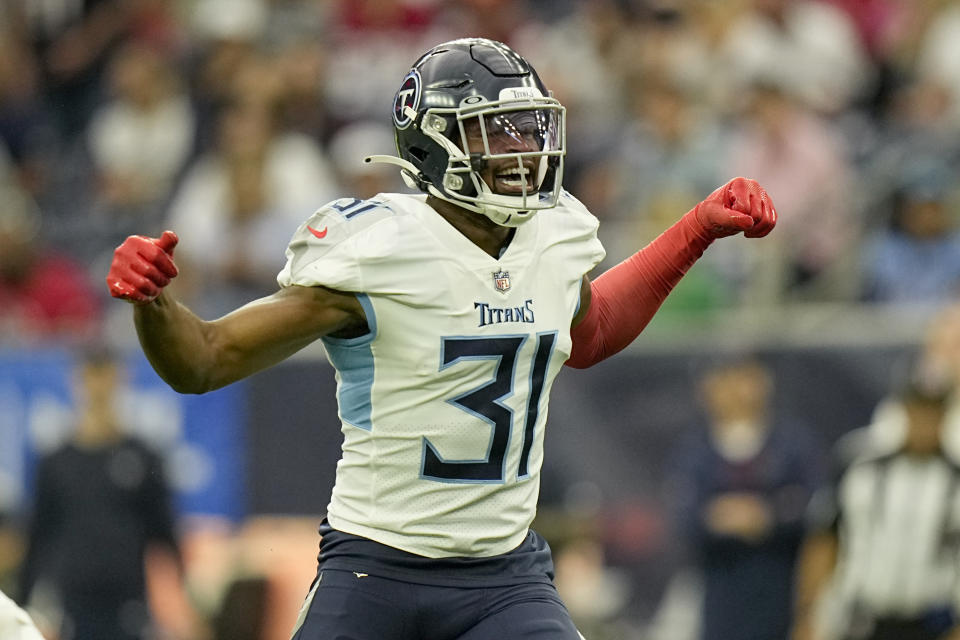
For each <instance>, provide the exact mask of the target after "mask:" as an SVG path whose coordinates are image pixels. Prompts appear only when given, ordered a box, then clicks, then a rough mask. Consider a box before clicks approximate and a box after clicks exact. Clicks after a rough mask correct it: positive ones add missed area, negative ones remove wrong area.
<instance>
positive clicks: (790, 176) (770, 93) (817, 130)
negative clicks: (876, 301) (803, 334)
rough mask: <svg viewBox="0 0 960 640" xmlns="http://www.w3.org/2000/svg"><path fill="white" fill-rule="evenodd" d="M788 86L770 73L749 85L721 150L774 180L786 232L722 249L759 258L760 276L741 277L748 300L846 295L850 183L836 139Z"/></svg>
mask: <svg viewBox="0 0 960 640" xmlns="http://www.w3.org/2000/svg"><path fill="white" fill-rule="evenodd" d="M791 91H792V89H791V87H789V85H788V84H784V81H783V79H782V78H780V77H778V76H776V75H771V76H769V77H768V78H766V79H764V80H763V81H758V82H756V83H755V84H754V85H753V86H752V88H751V89H750V91H749V92H747V93H746V94H745V95H746V96H747V101H746V102H747V104H746V107H747V108H746V109H745V111H744V113H743V115H742V117H741V119H740V123H739V124H740V126H739V127H738V128H737V130H735V131H734V133H733V139H732V140H731V142H730V147H731V149H730V151H729V156H728V157H727V161H728V162H729V165H728V166H732V167H733V171H734V173H737V174H738V175H758V176H762V178H761V179H762V180H763V182H764V183H765V184H767V183H768V184H771V185H775V186H773V187H771V189H776V193H777V207H778V212H779V214H780V224H781V225H783V227H784V228H785V229H787V232H786V233H784V234H782V235H781V236H779V241H778V242H775V243H772V244H771V245H770V246H769V247H766V248H765V249H764V251H765V253H763V254H758V253H746V252H747V250H748V249H749V250H751V251H755V250H756V248H755V247H749V248H748V247H747V246H746V245H744V244H743V243H740V246H736V247H734V245H733V244H731V247H730V248H728V251H730V250H731V249H734V248H735V249H736V250H738V251H739V254H740V258H741V259H744V260H757V261H760V262H762V263H763V264H764V268H763V269H754V270H753V271H754V272H756V273H758V274H760V275H759V277H758V279H756V280H755V281H751V282H747V283H745V288H744V290H743V291H742V297H743V298H744V300H746V301H749V302H761V303H767V304H769V303H782V302H785V301H789V300H796V299H819V300H823V299H827V300H846V299H851V298H853V297H854V296H855V287H856V280H855V277H854V276H855V271H854V270H853V268H854V267H855V266H856V262H855V260H853V259H852V257H853V256H854V255H855V254H854V253H853V250H854V249H855V247H856V244H855V243H856V241H857V239H858V234H859V231H858V230H859V224H860V222H859V215H858V212H857V209H856V205H857V204H858V203H857V202H856V201H854V200H853V198H852V197H851V196H852V194H853V193H855V191H854V187H855V186H856V182H855V180H854V176H853V174H852V172H851V168H850V166H849V165H848V162H847V155H846V149H845V148H844V146H843V143H842V141H841V140H839V139H838V137H837V136H836V135H834V133H833V132H832V131H831V129H830V128H829V127H828V126H827V124H826V122H825V121H824V120H823V119H822V118H820V117H819V116H818V115H817V114H816V113H814V112H813V111H811V110H810V109H809V108H808V107H807V106H806V105H805V104H804V103H803V102H802V101H801V100H800V99H799V98H798V97H797V96H796V95H794V94H793V93H791Z"/></svg>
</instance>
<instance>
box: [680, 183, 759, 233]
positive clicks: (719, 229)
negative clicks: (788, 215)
mask: <svg viewBox="0 0 960 640" xmlns="http://www.w3.org/2000/svg"><path fill="white" fill-rule="evenodd" d="M694 214H695V216H696V219H697V222H699V223H700V224H701V225H702V226H703V228H704V230H706V232H707V233H709V234H710V235H711V236H713V237H714V238H723V237H725V236H732V235H734V234H736V233H740V232H741V231H742V232H743V235H745V236H746V237H748V238H761V237H763V236H765V235H767V234H768V233H770V232H771V231H772V230H773V227H774V225H776V224H777V210H776V209H775V208H774V207H773V201H772V200H771V199H770V196H769V195H767V192H766V190H765V189H764V188H763V187H761V186H760V185H759V184H758V183H757V181H756V180H750V179H749V178H734V179H733V180H731V181H730V182H728V183H727V184H725V185H723V186H722V187H720V188H719V189H717V190H716V191H714V192H713V193H711V194H710V195H709V196H708V197H707V199H706V200H704V201H703V202H701V203H700V204H698V205H697V206H696V208H695V209H694Z"/></svg>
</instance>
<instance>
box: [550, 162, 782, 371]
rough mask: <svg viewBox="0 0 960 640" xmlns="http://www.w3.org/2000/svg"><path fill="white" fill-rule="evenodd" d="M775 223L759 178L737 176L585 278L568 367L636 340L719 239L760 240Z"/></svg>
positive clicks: (581, 364)
mask: <svg viewBox="0 0 960 640" xmlns="http://www.w3.org/2000/svg"><path fill="white" fill-rule="evenodd" d="M776 223H777V212H776V210H775V209H774V207H773V202H772V201H771V200H770V196H769V195H767V192H766V191H765V190H764V189H763V187H761V186H760V185H759V184H758V183H757V182H756V180H749V179H747V178H734V179H733V180H731V181H730V182H728V183H727V184H725V185H723V186H722V187H720V188H719V189H717V190H716V191H714V192H713V193H711V194H710V195H709V196H708V197H707V198H706V199H705V200H704V201H703V202H701V203H700V204H698V205H697V206H696V207H694V208H693V209H691V210H690V211H689V212H687V214H686V215H684V216H683V217H682V218H681V219H680V220H679V221H678V222H677V223H676V224H674V225H673V226H672V227H670V228H669V229H667V230H666V231H664V232H663V233H662V234H661V235H660V236H659V237H657V238H656V239H655V240H654V241H653V242H651V243H650V244H649V245H647V246H646V247H645V248H643V249H642V250H640V251H638V252H637V253H635V254H634V255H632V256H631V257H629V258H627V259H626V260H624V261H623V262H621V263H620V264H618V265H617V266H615V267H613V268H611V269H609V270H608V271H606V272H604V273H603V274H602V275H601V276H600V277H599V278H597V279H596V280H595V281H594V282H592V283H591V282H589V281H588V280H587V278H586V277H584V284H583V287H582V290H581V304H580V311H579V313H578V314H577V317H576V318H575V319H574V327H573V329H572V330H571V337H572V338H573V352H572V354H571V355H570V358H569V359H568V360H567V362H566V365H567V366H570V367H575V368H578V369H582V368H586V367H589V366H591V365H594V364H596V363H598V362H600V361H601V360H603V359H605V358H608V357H610V356H611V355H613V354H615V353H617V352H618V351H620V350H621V349H623V348H624V347H626V346H627V345H628V344H630V343H631V342H633V340H634V339H635V338H636V337H637V336H638V335H640V332H641V331H643V328H644V327H646V326H647V323H649V322H650V320H651V318H653V316H654V314H655V313H656V312H657V309H659V308H660V305H661V304H662V303H663V301H664V299H665V298H666V297H667V294H669V293H670V291H671V290H672V289H673V287H674V286H676V284H677V283H678V282H679V281H680V279H681V278H682V277H683V276H684V274H686V272H687V270H689V269H690V267H691V266H693V263H694V262H696V261H697V260H698V259H699V258H700V256H702V255H703V252H704V251H706V249H707V247H708V246H710V243H712V242H713V241H714V240H715V239H717V238H722V237H725V236H731V235H734V234H737V233H741V232H742V233H743V235H745V236H747V237H749V238H760V237H763V236H765V235H767V234H768V233H770V231H772V230H773V227H774V226H775V225H776Z"/></svg>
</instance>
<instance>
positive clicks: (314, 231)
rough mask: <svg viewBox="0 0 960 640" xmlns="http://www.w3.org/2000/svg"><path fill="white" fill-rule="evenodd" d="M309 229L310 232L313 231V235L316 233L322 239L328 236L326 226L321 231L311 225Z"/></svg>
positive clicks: (308, 226)
mask: <svg viewBox="0 0 960 640" xmlns="http://www.w3.org/2000/svg"><path fill="white" fill-rule="evenodd" d="M307 230H309V231H310V233H312V234H313V235H315V236H316V237H318V238H320V239H323V238H326V237H327V228H326V227H324V228H323V229H321V230H320V231H317V230H316V229H314V228H313V227H311V226H310V225H307Z"/></svg>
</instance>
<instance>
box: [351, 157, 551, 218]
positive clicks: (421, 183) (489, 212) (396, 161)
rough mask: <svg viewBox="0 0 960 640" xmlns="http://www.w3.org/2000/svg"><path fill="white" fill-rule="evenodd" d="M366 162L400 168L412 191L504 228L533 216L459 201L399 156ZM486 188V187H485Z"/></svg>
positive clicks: (509, 207) (506, 207)
mask: <svg viewBox="0 0 960 640" xmlns="http://www.w3.org/2000/svg"><path fill="white" fill-rule="evenodd" d="M363 161H364V162H367V163H370V164H373V163H381V164H392V165H395V166H397V167H400V175H401V176H402V177H403V181H404V183H406V185H407V186H408V187H410V188H411V189H419V190H421V191H426V192H427V193H429V194H430V195H432V196H434V197H437V198H440V199H441V200H445V201H447V202H449V203H451V204H455V205H457V206H458V207H462V208H464V209H467V210H468V211H473V212H474V213H481V214H483V215H485V216H487V217H488V218H490V219H491V220H492V221H493V222H495V223H497V224H499V225H501V226H504V227H518V226H520V225H521V224H523V223H524V222H526V221H527V220H529V219H530V218H532V217H533V216H531V215H530V212H529V211H524V212H523V215H519V214H520V213H521V212H520V211H518V210H517V209H516V208H515V207H511V206H509V205H506V206H500V205H496V204H482V205H477V204H473V203H471V202H464V201H462V200H457V199H456V198H451V197H450V196H448V195H446V194H445V193H443V192H442V191H440V190H439V189H437V188H436V187H435V186H434V185H433V184H432V183H431V182H430V181H428V180H425V179H424V178H421V177H420V170H419V169H417V167H416V166H415V165H414V164H413V163H412V162H410V161H409V160H404V159H403V158H398V157H397V156H388V155H372V156H367V157H365V158H364V159H363ZM484 186H486V185H484ZM490 195H492V196H494V197H496V194H493V193H491V194H490ZM501 197H503V198H508V197H510V196H501Z"/></svg>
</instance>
